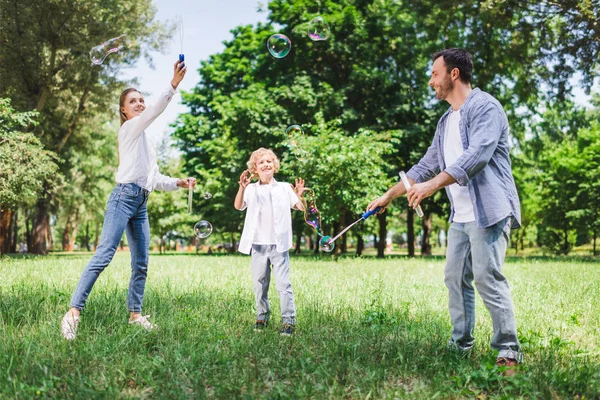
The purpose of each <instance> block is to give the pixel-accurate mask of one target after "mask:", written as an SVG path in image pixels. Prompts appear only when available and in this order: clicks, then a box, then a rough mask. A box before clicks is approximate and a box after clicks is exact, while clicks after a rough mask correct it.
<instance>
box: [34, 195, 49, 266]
mask: <svg viewBox="0 0 600 400" xmlns="http://www.w3.org/2000/svg"><path fill="white" fill-rule="evenodd" d="M44 186H46V185H44ZM49 202H50V198H49V197H40V198H39V199H38V201H37V203H36V205H35V211H36V212H35V220H34V222H33V232H32V235H31V236H32V237H31V242H32V243H31V250H30V251H29V252H30V253H32V254H41V255H46V254H48V237H49V236H50V217H49V215H48V205H49Z"/></svg>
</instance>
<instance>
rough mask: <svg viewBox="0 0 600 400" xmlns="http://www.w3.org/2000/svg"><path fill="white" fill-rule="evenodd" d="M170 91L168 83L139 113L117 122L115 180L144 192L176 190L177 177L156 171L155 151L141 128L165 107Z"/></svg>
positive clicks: (170, 97)
mask: <svg viewBox="0 0 600 400" xmlns="http://www.w3.org/2000/svg"><path fill="white" fill-rule="evenodd" d="M174 94H175V90H174V89H173V87H172V86H171V85H169V88H168V89H167V90H164V91H163V92H162V93H161V95H160V97H159V98H158V100H157V101H156V103H154V104H151V105H148V107H146V109H145V110H144V111H143V112H142V113H141V114H140V115H138V116H137V117H134V118H131V119H129V120H127V121H125V123H124V124H123V125H121V129H119V135H118V138H119V168H118V169H117V174H116V181H117V183H135V184H137V185H138V186H140V187H142V188H144V189H146V190H148V191H153V190H155V189H158V190H165V191H172V190H176V189H177V178H171V177H169V176H166V175H162V174H161V173H160V172H159V171H158V162H157V161H158V156H157V154H156V150H154V147H153V146H152V145H151V144H150V142H149V141H148V138H147V137H146V132H145V131H144V130H145V129H146V128H147V127H148V126H149V125H150V124H151V123H152V122H153V121H154V120H155V119H156V117H158V116H159V115H160V114H161V113H162V112H163V111H164V110H165V108H166V107H167V105H168V104H169V102H170V101H171V99H172V98H173V95H174Z"/></svg>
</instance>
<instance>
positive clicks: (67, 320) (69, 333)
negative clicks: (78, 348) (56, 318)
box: [60, 311, 79, 340]
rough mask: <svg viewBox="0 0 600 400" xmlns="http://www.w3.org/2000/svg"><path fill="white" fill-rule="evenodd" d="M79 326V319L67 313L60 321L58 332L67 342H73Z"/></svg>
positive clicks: (69, 312)
mask: <svg viewBox="0 0 600 400" xmlns="http://www.w3.org/2000/svg"><path fill="white" fill-rule="evenodd" d="M78 326H79V317H78V316H77V317H76V316H74V315H73V314H72V313H71V311H68V312H67V313H66V314H65V316H64V317H63V319H62V322H61V324H60V330H61V331H62V335H63V336H64V338H65V339H67V340H73V339H75V337H76V336H77V327H78Z"/></svg>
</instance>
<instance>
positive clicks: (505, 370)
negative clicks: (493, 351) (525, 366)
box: [496, 357, 519, 376]
mask: <svg viewBox="0 0 600 400" xmlns="http://www.w3.org/2000/svg"><path fill="white" fill-rule="evenodd" d="M496 365H497V366H498V367H501V368H500V369H501V371H502V372H501V373H502V375H504V376H514V375H516V374H517V369H518V368H519V361H517V360H515V359H514V358H507V357H498V358H497V359H496Z"/></svg>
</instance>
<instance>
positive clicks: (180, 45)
mask: <svg viewBox="0 0 600 400" xmlns="http://www.w3.org/2000/svg"><path fill="white" fill-rule="evenodd" d="M179 51H180V52H181V53H180V54H179V61H180V62H182V63H183V61H184V60H185V56H184V55H183V17H181V15H180V16H179ZM183 67H185V63H183V64H181V67H180V68H179V69H181V68H183Z"/></svg>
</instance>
